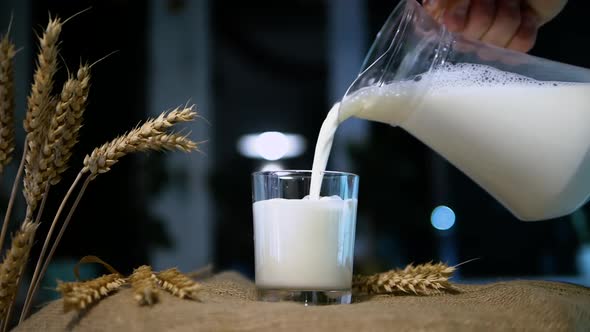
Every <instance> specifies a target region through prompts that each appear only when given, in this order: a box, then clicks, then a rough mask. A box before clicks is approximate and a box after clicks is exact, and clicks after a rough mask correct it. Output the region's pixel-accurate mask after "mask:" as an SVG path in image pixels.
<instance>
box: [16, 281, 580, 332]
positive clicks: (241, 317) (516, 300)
mask: <svg viewBox="0 0 590 332" xmlns="http://www.w3.org/2000/svg"><path fill="white" fill-rule="evenodd" d="M203 284H204V290H203V291H202V292H201V294H200V300H201V301H200V302H196V301H190V300H181V299H178V298H176V297H173V296H171V295H169V294H167V293H164V292H161V294H160V302H159V303H158V304H156V305H154V306H152V307H140V306H138V305H137V303H136V302H135V301H134V300H133V294H132V292H131V290H130V289H122V290H120V291H119V292H118V293H116V294H113V295H111V296H109V297H108V298H106V299H104V300H102V301H100V302H99V303H98V304H96V305H95V306H93V307H92V308H90V310H88V311H87V312H84V313H82V314H80V315H78V314H76V313H74V312H70V313H67V314H64V313H63V308H62V301H61V300H57V301H54V302H51V303H49V304H48V305H46V306H45V307H43V308H42V309H41V310H39V311H38V312H37V313H35V314H34V315H33V316H31V317H30V318H29V319H27V320H26V321H25V322H24V323H23V324H21V325H20V326H19V327H17V328H16V329H15V331H36V332H37V331H43V332H46V331H129V332H133V331H265V330H266V331H495V330H498V331H507V330H509V331H510V330H516V331H590V289H589V288H586V287H582V286H577V285H571V284H564V283H556V282H549V281H510V282H499V283H492V284H487V285H460V287H461V289H462V290H463V292H462V293H460V294H453V295H440V296H431V297H419V296H396V297H392V296H376V297H372V298H366V299H362V300H359V301H358V302H356V303H354V304H351V305H331V306H317V307H305V306H303V305H301V304H296V303H264V302H257V301H256V300H255V295H256V293H255V288H254V284H253V283H252V282H251V281H249V280H247V279H246V278H244V277H242V276H240V275H239V274H236V273H233V272H226V273H221V274H218V275H215V276H212V277H210V278H208V279H206V280H204V281H203Z"/></svg>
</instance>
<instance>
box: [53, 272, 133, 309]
mask: <svg viewBox="0 0 590 332" xmlns="http://www.w3.org/2000/svg"><path fill="white" fill-rule="evenodd" d="M125 282H126V280H125V279H124V278H123V277H122V276H121V275H120V274H118V273H112V274H107V275H103V276H102V277H99V278H96V279H93V280H90V281H84V282H58V285H57V290H58V291H59V292H60V293H61V295H62V297H63V305H64V312H68V311H70V310H83V309H86V308H87V307H88V306H89V305H91V304H92V303H94V302H96V301H99V300H100V299H102V298H103V297H105V296H107V295H109V294H110V293H112V292H114V291H116V290H117V289H119V288H120V287H121V285H123V284H124V283H125Z"/></svg>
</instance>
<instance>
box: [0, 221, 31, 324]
mask: <svg viewBox="0 0 590 332" xmlns="http://www.w3.org/2000/svg"><path fill="white" fill-rule="evenodd" d="M37 227H38V224H36V223H32V222H30V221H28V220H27V221H25V222H24V223H23V224H22V225H21V228H20V229H19V230H18V232H17V233H16V234H15V235H14V237H13V238H12V245H11V247H10V249H9V250H8V252H7V254H6V256H5V257H4V261H3V262H2V264H1V265H0V317H1V318H2V320H5V319H6V314H7V312H8V308H9V307H10V305H11V303H12V301H13V300H14V297H15V295H16V291H17V284H18V280H19V278H20V274H21V273H22V270H23V269H24V266H25V265H26V263H27V260H28V258H29V253H30V251H31V247H32V246H33V240H34V238H35V232H36V231H37Z"/></svg>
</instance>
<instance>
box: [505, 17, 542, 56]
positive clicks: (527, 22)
mask: <svg viewBox="0 0 590 332" xmlns="http://www.w3.org/2000/svg"><path fill="white" fill-rule="evenodd" d="M538 30H539V18H538V17H537V15H536V14H535V13H534V12H533V11H532V10H530V9H526V10H524V14H523V15H522V22H521V23H520V27H519V28H518V30H517V31H516V34H515V35H514V37H513V38H512V40H511V41H510V42H509V43H508V48H510V49H513V50H517V51H521V52H528V51H530V50H531V48H533V46H534V45H535V41H536V39H537V31H538Z"/></svg>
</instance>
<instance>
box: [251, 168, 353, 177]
mask: <svg viewBox="0 0 590 332" xmlns="http://www.w3.org/2000/svg"><path fill="white" fill-rule="evenodd" d="M280 173H285V175H287V174H305V175H308V176H311V173H312V171H311V170H305V169H303V170H302V169H283V170H276V171H256V172H252V176H253V177H256V176H269V175H280ZM321 173H322V175H324V176H326V175H328V176H330V175H331V176H347V177H357V178H358V177H359V175H358V174H355V173H350V172H341V171H322V172H321Z"/></svg>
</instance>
